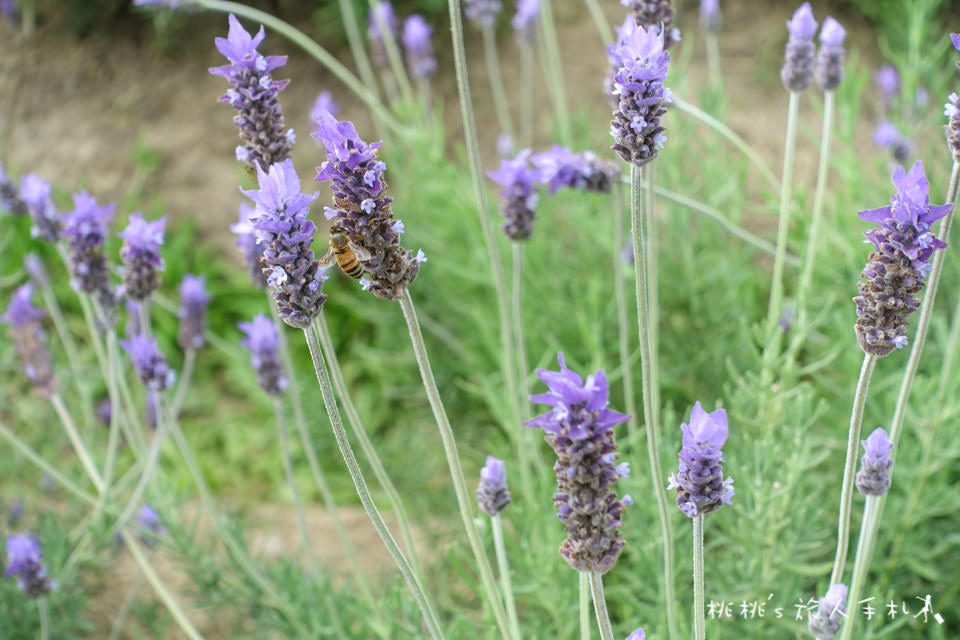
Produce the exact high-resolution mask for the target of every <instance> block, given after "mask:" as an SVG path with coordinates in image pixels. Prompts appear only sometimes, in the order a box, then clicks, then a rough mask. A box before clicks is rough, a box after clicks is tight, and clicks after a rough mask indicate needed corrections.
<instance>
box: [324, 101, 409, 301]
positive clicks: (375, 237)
mask: <svg viewBox="0 0 960 640" xmlns="http://www.w3.org/2000/svg"><path fill="white" fill-rule="evenodd" d="M313 136H314V137H315V138H317V139H318V140H320V142H321V143H323V146H324V148H325V149H326V151H327V160H326V161H325V162H324V163H323V164H322V165H320V167H318V169H317V177H316V179H317V181H319V182H326V181H327V180H329V181H330V188H331V189H332V191H333V204H334V205H336V208H331V207H325V208H324V215H325V216H326V218H327V219H328V220H330V221H331V225H333V226H334V227H337V228H339V229H341V230H342V231H343V232H344V233H346V234H347V236H348V238H349V239H350V242H351V243H353V245H354V248H355V249H357V248H359V249H360V254H362V255H359V254H358V257H359V258H360V262H361V264H363V269H364V271H365V272H366V278H365V279H364V280H363V281H362V282H364V288H366V289H369V290H370V291H372V292H373V294H374V295H376V296H377V297H379V298H383V299H385V300H399V299H400V298H401V297H402V295H403V290H404V288H406V287H408V286H410V284H411V283H412V282H413V281H414V279H416V277H417V274H418V273H419V272H420V264H421V263H422V262H426V260H427V258H426V256H424V255H423V251H418V252H417V254H416V255H414V254H413V253H412V252H410V251H408V250H406V249H404V248H403V247H401V246H400V235H401V234H402V233H403V222H401V221H400V220H397V219H396V218H394V217H393V211H392V210H391V208H390V202H391V199H390V198H389V197H388V196H386V195H385V191H386V188H387V183H386V180H385V179H384V177H383V172H384V171H385V170H386V168H387V165H386V164H385V163H384V162H382V161H380V160H378V159H377V151H378V150H379V149H380V144H381V143H380V142H374V143H372V144H367V143H366V142H364V141H363V140H361V139H360V136H358V135H357V130H356V128H354V126H353V123H352V122H338V121H337V119H336V118H334V117H333V116H332V115H331V114H330V113H323V114H320V117H319V118H317V129H316V132H315V133H314V134H313Z"/></svg>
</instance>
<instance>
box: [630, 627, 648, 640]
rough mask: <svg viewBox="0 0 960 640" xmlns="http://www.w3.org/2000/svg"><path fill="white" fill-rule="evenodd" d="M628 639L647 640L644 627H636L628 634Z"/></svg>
mask: <svg viewBox="0 0 960 640" xmlns="http://www.w3.org/2000/svg"><path fill="white" fill-rule="evenodd" d="M627 640H647V634H645V633H644V632H643V628H638V629H634V630H633V631H631V632H630V635H628V636H627Z"/></svg>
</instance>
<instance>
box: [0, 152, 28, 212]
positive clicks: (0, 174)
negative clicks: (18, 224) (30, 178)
mask: <svg viewBox="0 0 960 640" xmlns="http://www.w3.org/2000/svg"><path fill="white" fill-rule="evenodd" d="M0 211H6V212H8V213H9V214H10V215H13V216H17V217H20V216H25V215H27V203H26V202H24V201H23V200H21V199H20V190H19V189H17V185H16V184H14V182H13V180H12V179H11V178H10V176H9V175H7V172H6V169H4V167H3V163H2V162H0Z"/></svg>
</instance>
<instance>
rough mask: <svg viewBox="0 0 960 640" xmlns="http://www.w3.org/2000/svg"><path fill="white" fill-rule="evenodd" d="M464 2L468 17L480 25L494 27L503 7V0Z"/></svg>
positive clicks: (464, 9)
mask: <svg viewBox="0 0 960 640" xmlns="http://www.w3.org/2000/svg"><path fill="white" fill-rule="evenodd" d="M463 4H464V8H463V12H464V13H465V14H467V19H468V20H470V22H473V23H474V24H476V25H477V26H480V27H492V26H493V23H494V22H496V21H497V15H498V14H499V13H500V10H501V9H503V3H502V2H501V0H464V3H463Z"/></svg>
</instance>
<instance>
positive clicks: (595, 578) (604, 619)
mask: <svg viewBox="0 0 960 640" xmlns="http://www.w3.org/2000/svg"><path fill="white" fill-rule="evenodd" d="M590 591H591V593H592V594H593V609H594V611H596V612H597V625H598V626H599V627H600V637H601V638H602V639H603V640H613V626H612V625H611V624H610V614H609V613H608V612H607V599H606V598H605V597H604V595H603V576H602V575H601V574H600V573H598V572H596V571H591V572H590Z"/></svg>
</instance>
